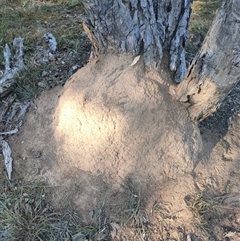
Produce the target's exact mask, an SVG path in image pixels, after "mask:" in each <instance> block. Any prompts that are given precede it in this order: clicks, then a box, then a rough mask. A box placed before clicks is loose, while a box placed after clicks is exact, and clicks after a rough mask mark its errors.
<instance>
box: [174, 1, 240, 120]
mask: <svg viewBox="0 0 240 241" xmlns="http://www.w3.org/2000/svg"><path fill="white" fill-rule="evenodd" d="M239 80H240V1H239V0H227V1H226V2H225V4H223V5H222V7H221V9H220V10H219V12H218V14H217V16H216V18H215V20H214V22H213V25H212V27H211V29H210V30H209V32H208V35H207V37H206V39H205V41H204V43H203V46H202V48H201V50H200V52H199V53H198V55H197V56H196V57H195V59H194V60H193V62H192V64H191V66H190V68H189V70H188V73H187V76H186V78H185V79H184V81H183V82H182V83H181V84H180V85H179V86H178V88H177V98H178V99H179V100H180V101H182V102H184V103H186V105H187V108H188V111H189V114H190V117H191V119H192V120H194V121H201V120H203V119H204V118H206V117H207V116H209V115H210V114H211V113H213V112H214V111H215V110H216V107H217V105H218V103H221V101H222V100H223V99H224V98H225V97H226V96H227V95H228V93H229V92H230V91H231V89H232V88H233V87H234V86H235V85H236V84H237V83H238V82H239Z"/></svg>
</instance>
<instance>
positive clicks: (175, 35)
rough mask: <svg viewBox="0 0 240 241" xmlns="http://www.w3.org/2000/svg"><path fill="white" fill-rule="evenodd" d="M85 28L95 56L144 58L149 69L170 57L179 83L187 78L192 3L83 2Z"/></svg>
mask: <svg viewBox="0 0 240 241" xmlns="http://www.w3.org/2000/svg"><path fill="white" fill-rule="evenodd" d="M83 3H84V6H85V11H86V14H87V17H86V18H84V28H85V31H86V32H87V34H88V36H89V38H90V40H91V41H92V44H93V47H94V54H95V56H98V55H99V54H104V53H108V52H111V53H116V54H118V53H129V54H131V55H133V56H137V55H140V54H141V55H142V56H143V59H144V64H145V67H146V68H147V69H154V68H159V66H160V63H161V60H162V59H163V57H164V55H165V54H167V55H169V56H168V57H170V63H169V68H170V70H171V71H172V72H174V74H175V81H176V82H177V83H179V82H180V81H181V80H182V79H183V78H184V77H185V75H186V72H187V71H186V63H185V52H184V43H185V40H186V38H187V26H188V20H189V16H190V9H191V3H192V0H174V1H173V0H114V1H113V0H84V1H83Z"/></svg>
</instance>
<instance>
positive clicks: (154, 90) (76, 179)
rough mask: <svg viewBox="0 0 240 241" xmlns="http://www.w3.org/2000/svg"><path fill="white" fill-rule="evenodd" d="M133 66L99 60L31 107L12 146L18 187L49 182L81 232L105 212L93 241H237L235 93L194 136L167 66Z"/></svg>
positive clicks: (239, 121) (239, 123) (239, 194)
mask: <svg viewBox="0 0 240 241" xmlns="http://www.w3.org/2000/svg"><path fill="white" fill-rule="evenodd" d="M132 61H133V59H132V58H131V57H129V56H111V55H108V56H103V57H102V58H101V59H100V60H98V61H93V62H91V63H88V64H87V65H86V66H85V67H83V68H81V69H80V70H78V71H77V72H76V73H75V74H73V75H72V76H71V78H70V79H69V80H68V81H67V83H66V84H65V85H64V86H63V87H62V86H57V87H55V88H53V89H51V90H46V91H44V92H43V93H42V94H41V95H40V96H39V98H37V99H36V100H35V101H34V102H32V103H31V105H30V107H29V109H28V113H27V115H26V116H25V118H24V124H23V126H22V127H21V128H20V131H19V132H18V133H17V134H15V135H11V136H9V137H8V138H7V139H6V140H7V141H8V143H9V145H10V146H11V149H12V157H13V159H14V168H13V182H14V180H16V182H17V181H19V180H20V179H23V180H24V181H31V180H35V179H38V180H39V179H40V180H43V181H45V182H46V183H48V185H49V186H51V187H53V190H54V192H53V193H52V202H53V205H54V206H55V208H61V206H63V205H64V203H66V202H70V203H72V204H73V205H74V207H75V208H76V210H78V212H79V214H80V216H81V219H82V222H83V223H84V224H88V223H91V221H92V218H93V215H92V214H93V213H97V212H98V210H99V209H100V208H101V209H104V217H105V218H106V219H104V220H105V221H104V224H103V225H104V227H105V233H104V234H103V233H101V232H99V235H98V236H97V237H95V238H96V240H187V241H190V240H191V241H194V240H195V241H197V240H239V239H240V204H239V198H240V190H239V179H240V174H239V172H238V170H239V167H240V166H239V165H240V162H239V160H240V155H239V154H240V153H239V152H240V151H239V150H240V149H239V143H240V140H239V138H240V132H239V130H240V128H239V127H240V114H239V113H238V112H237V110H238V107H237V105H236V103H239V97H238V87H236V88H235V89H234V90H233V92H232V93H231V94H230V95H229V96H228V98H227V99H226V101H225V102H224V103H223V105H222V107H221V108H220V110H219V111H218V112H217V113H215V114H214V115H212V116H211V117H210V118H208V119H206V120H205V121H204V122H202V123H200V124H199V126H197V125H196V124H194V123H192V122H191V121H190V119H189V118H188V113H187V111H186V109H185V108H184V107H183V106H182V105H181V104H180V103H178V102H177V101H175V100H173V99H172V97H171V95H170V94H169V86H170V85H171V84H172V83H171V81H169V79H171V78H170V76H169V74H168V72H165V71H164V66H163V68H162V69H163V71H162V72H161V73H160V75H159V74H158V73H156V72H154V71H151V72H148V73H144V71H143V63H142V61H141V59H140V60H139V61H138V63H137V64H135V65H134V66H131V63H132ZM229 108H230V109H229ZM233 108H234V109H233ZM229 118H230V119H229ZM2 170H3V167H2ZM4 172H5V171H2V173H4ZM129 194H130V196H129ZM198 195H200V198H199V199H196V197H197V196H198ZM132 200H133V203H132V205H131V201H132ZM201 205H202V206H201ZM129 206H130V207H129ZM131 210H135V211H136V212H131ZM129 213H130V214H131V215H130V216H131V218H130V221H129V222H127V220H129V216H128V215H127V214H129ZM90 214H91V215H90ZM139 230H140V231H139ZM115 231H116V232H115Z"/></svg>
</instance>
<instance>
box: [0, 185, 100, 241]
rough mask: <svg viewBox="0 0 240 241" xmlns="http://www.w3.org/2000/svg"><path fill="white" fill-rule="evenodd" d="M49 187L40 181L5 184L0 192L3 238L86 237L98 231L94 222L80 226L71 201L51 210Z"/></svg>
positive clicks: (27, 240) (53, 240)
mask: <svg viewBox="0 0 240 241" xmlns="http://www.w3.org/2000/svg"><path fill="white" fill-rule="evenodd" d="M51 189H52V188H51V187H47V186H46V185H45V184H44V183H41V182H32V183H28V184H22V185H18V186H12V185H11V184H9V185H8V187H7V188H6V190H5V191H4V192H2V193H1V194H0V234H4V235H5V240H11V241H14V240H17V241H39V240H48V241H61V240H79V239H77V237H82V238H83V239H82V240H85V239H87V238H89V239H90V238H92V237H93V236H94V235H95V234H96V233H97V232H98V228H97V227H98V226H97V224H94V223H93V224H90V225H87V226H81V220H80V218H79V216H78V215H77V214H76V212H74V211H73V209H72V208H71V205H66V206H65V207H62V209H61V213H60V212H56V211H54V209H53V208H52V207H51V205H50V204H49V203H50V201H49V200H48V198H47V197H48V194H49V192H50V191H51ZM94 225H95V226H94Z"/></svg>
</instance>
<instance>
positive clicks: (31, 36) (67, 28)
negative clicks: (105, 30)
mask: <svg viewBox="0 0 240 241" xmlns="http://www.w3.org/2000/svg"><path fill="white" fill-rule="evenodd" d="M66 11H68V12H69V14H66ZM81 13H83V5H82V3H81V0H39V1H38V0H10V1H9V0H7V1H3V3H1V7H0V19H1V21H0V29H1V31H0V67H1V70H4V61H5V60H4V56H3V51H4V48H5V44H6V43H7V44H8V45H9V46H10V48H11V44H12V41H13V39H14V38H15V37H18V36H21V37H22V38H24V61H25V64H26V67H27V70H26V71H25V72H22V73H20V74H19V76H18V77H17V78H16V85H15V90H14V92H16V93H17V96H18V97H19V99H20V100H24V99H32V98H36V97H37V95H38V93H40V92H41V88H39V86H38V82H40V81H41V80H42V78H41V73H42V72H43V71H44V70H46V69H49V65H47V64H44V63H43V64H39V63H36V60H35V55H34V54H35V52H36V47H37V46H44V45H46V43H45V40H44V39H43V36H44V34H45V33H47V32H51V33H52V34H53V35H54V36H55V38H56V39H57V42H58V53H61V52H63V53H66V52H70V51H75V52H78V53H80V52H82V51H83V50H82V49H81V47H80V42H81V41H82V37H81V35H80V33H81V32H82V30H83V29H82V25H81V19H80V17H79V16H80V14H81ZM52 64H54V63H52ZM67 78H69V76H66V77H65V81H66V80H67ZM54 81H55V80H54V79H53V80H50V81H49V82H51V83H50V85H51V86H50V87H52V86H55V85H57V83H54V84H52V83H53V82H54ZM55 82H56V81H55ZM63 82H64V81H61V83H60V82H59V84H63Z"/></svg>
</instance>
